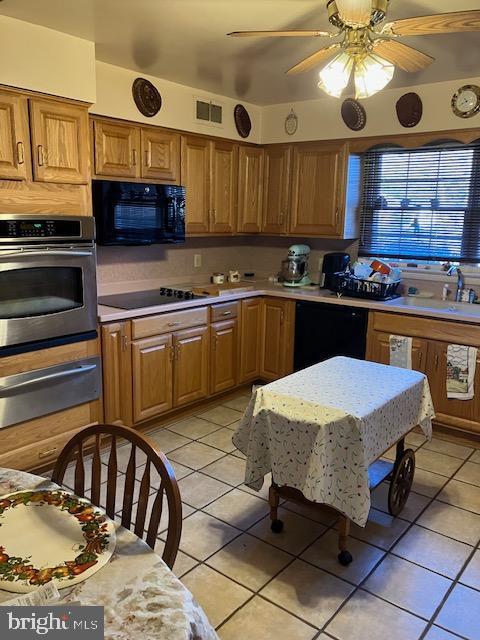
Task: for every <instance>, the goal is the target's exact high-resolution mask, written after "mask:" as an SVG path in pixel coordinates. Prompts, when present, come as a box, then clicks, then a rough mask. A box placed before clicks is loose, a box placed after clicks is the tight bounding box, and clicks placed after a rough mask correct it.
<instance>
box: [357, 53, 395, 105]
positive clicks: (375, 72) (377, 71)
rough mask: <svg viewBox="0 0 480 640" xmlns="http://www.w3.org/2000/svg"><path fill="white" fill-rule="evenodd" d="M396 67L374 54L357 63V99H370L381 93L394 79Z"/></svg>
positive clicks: (369, 54)
mask: <svg viewBox="0 0 480 640" xmlns="http://www.w3.org/2000/svg"><path fill="white" fill-rule="evenodd" d="M394 71H395V67H394V66H393V64H391V63H390V62H388V60H384V59H383V58H380V56H377V55H375V54H374V53H368V54H367V55H366V56H365V57H363V58H361V59H360V60H357V61H356V62H355V71H354V76H355V97H356V98H357V99H361V98H368V97H369V96H373V94H375V93H377V92H378V91H381V90H382V89H383V88H384V87H386V86H387V84H388V83H389V82H390V80H391V79H392V78H393V73H394Z"/></svg>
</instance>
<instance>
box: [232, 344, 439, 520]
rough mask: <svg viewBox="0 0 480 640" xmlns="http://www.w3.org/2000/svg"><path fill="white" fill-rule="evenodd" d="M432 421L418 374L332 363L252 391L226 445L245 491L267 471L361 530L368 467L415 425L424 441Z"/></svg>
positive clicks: (424, 386) (427, 394)
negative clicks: (236, 453) (239, 460)
mask: <svg viewBox="0 0 480 640" xmlns="http://www.w3.org/2000/svg"><path fill="white" fill-rule="evenodd" d="M433 417H434V410H433V405H432V399H431V396H430V388H429V386H428V381H427V378H426V376H425V375H424V374H422V373H419V372H417V371H410V370H407V369H400V368H397V367H391V366H387V365H382V364H377V363H374V362H366V361H363V360H355V359H353V358H345V357H336V358H331V359H330V360H326V361H325V362H321V363H320V364H316V365H314V366H312V367H308V368H307V369H303V370H302V371H298V372H297V373H293V374H292V375H290V376H287V377H285V378H282V379H280V380H276V381H275V382H272V383H270V384H267V385H265V386H263V387H259V388H258V389H256V391H254V393H253V394H252V398H251V400H250V403H249V405H248V407H247V409H246V411H245V415H244V417H243V419H242V420H241V421H240V424H239V426H238V428H237V430H236V432H235V434H234V436H233V442H234V444H235V446H236V447H237V448H238V449H240V451H242V453H244V454H245V456H246V458H247V464H246V471H245V483H246V484H247V485H248V486H250V487H251V488H253V489H256V490H259V489H260V488H261V487H262V485H263V481H264V476H265V475H266V474H267V473H269V472H270V471H271V472H272V476H273V480H274V482H275V483H276V484H277V485H279V486H288V487H293V488H295V489H299V490H300V491H301V492H302V493H303V495H304V496H305V497H306V498H307V499H308V500H313V501H314V502H320V503H324V504H327V505H330V506H332V507H334V508H335V509H337V510H338V511H340V512H341V513H343V514H344V515H346V516H347V517H348V518H350V519H351V520H353V522H355V523H356V524H359V525H360V526H364V525H365V523H366V521H367V517H368V512H369V510H370V490H369V481H368V467H369V465H370V464H371V463H372V462H374V461H375V460H376V459H377V458H378V457H379V456H381V454H382V453H384V452H385V451H386V450H387V449H388V448H389V447H391V446H392V445H393V444H394V443H395V442H397V440H399V439H400V438H401V437H402V436H403V435H405V434H406V433H407V432H408V431H410V430H411V429H412V428H413V427H415V426H417V425H419V426H420V427H421V428H422V430H423V432H424V433H425V435H426V436H427V437H428V438H430V437H431V435H432V425H431V420H432V418H433Z"/></svg>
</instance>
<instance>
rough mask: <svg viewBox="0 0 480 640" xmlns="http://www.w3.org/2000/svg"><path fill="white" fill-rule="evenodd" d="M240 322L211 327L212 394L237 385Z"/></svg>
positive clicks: (223, 323)
mask: <svg viewBox="0 0 480 640" xmlns="http://www.w3.org/2000/svg"><path fill="white" fill-rule="evenodd" d="M237 361H238V320H237V319H236V318H234V319H232V320H224V321H222V322H215V323H214V324H212V325H211V326H210V393H211V394H214V393H219V392H220V391H226V390H227V389H231V388H233V387H235V386H236V385H237Z"/></svg>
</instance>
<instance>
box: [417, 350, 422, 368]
mask: <svg viewBox="0 0 480 640" xmlns="http://www.w3.org/2000/svg"><path fill="white" fill-rule="evenodd" d="M422 360H423V351H419V353H418V366H419V367H421V366H422Z"/></svg>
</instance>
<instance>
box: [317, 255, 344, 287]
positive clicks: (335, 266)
mask: <svg viewBox="0 0 480 640" xmlns="http://www.w3.org/2000/svg"><path fill="white" fill-rule="evenodd" d="M349 264H350V255H349V254H348V253H341V252H334V253H326V254H325V255H324V256H323V264H322V274H321V278H320V287H321V288H322V289H330V285H331V284H332V276H333V274H334V273H338V272H340V271H345V269H346V268H347V267H348V265H349Z"/></svg>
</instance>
